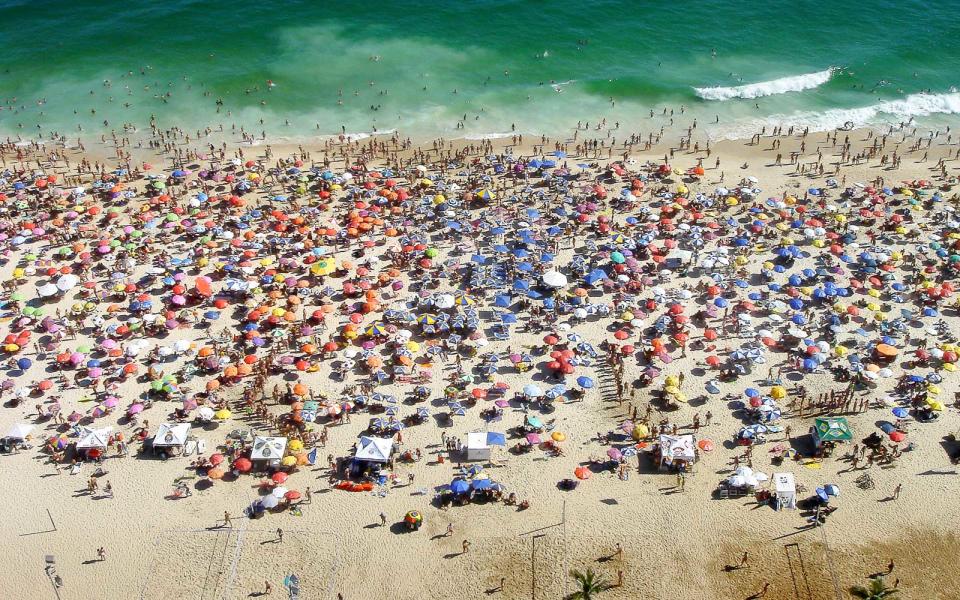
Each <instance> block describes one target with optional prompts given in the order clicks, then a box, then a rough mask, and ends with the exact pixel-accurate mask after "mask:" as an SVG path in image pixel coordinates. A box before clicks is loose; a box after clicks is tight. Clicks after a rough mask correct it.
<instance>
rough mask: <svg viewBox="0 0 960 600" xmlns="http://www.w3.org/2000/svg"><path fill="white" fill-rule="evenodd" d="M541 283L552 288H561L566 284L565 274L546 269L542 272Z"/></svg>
mask: <svg viewBox="0 0 960 600" xmlns="http://www.w3.org/2000/svg"><path fill="white" fill-rule="evenodd" d="M543 283H544V285H548V286H550V287H552V288H562V287H563V286H565V285H567V276H566V275H564V274H563V273H561V272H560V271H547V272H546V273H544V274H543Z"/></svg>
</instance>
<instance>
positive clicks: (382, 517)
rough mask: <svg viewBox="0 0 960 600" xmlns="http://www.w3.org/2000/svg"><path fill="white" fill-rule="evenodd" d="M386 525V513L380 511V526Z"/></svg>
mask: <svg viewBox="0 0 960 600" xmlns="http://www.w3.org/2000/svg"><path fill="white" fill-rule="evenodd" d="M386 526H387V515H386V513H380V527H386Z"/></svg>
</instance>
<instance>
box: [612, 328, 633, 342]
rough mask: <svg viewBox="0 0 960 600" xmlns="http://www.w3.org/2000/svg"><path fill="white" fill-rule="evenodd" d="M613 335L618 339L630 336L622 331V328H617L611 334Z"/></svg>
mask: <svg viewBox="0 0 960 600" xmlns="http://www.w3.org/2000/svg"><path fill="white" fill-rule="evenodd" d="M613 337H615V338H617V339H618V340H625V339H627V338H628V337H630V334H629V333H627V332H626V331H624V330H623V329H618V330H617V331H616V332H615V333H614V334H613Z"/></svg>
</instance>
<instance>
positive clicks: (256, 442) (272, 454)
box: [250, 435, 287, 460]
mask: <svg viewBox="0 0 960 600" xmlns="http://www.w3.org/2000/svg"><path fill="white" fill-rule="evenodd" d="M286 450H287V438H285V437H263V436H259V435H258V436H256V437H254V438H253V450H252V451H251V452H250V460H280V459H281V458H283V453H284V452H285V451H286Z"/></svg>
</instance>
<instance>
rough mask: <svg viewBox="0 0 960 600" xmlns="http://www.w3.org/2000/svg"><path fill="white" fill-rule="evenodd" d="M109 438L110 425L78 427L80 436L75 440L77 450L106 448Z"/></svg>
mask: <svg viewBox="0 0 960 600" xmlns="http://www.w3.org/2000/svg"><path fill="white" fill-rule="evenodd" d="M109 439H110V427H105V428H103V429H91V428H90V427H81V428H80V438H79V439H78V440H77V450H106V449H107V441H108V440H109Z"/></svg>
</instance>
